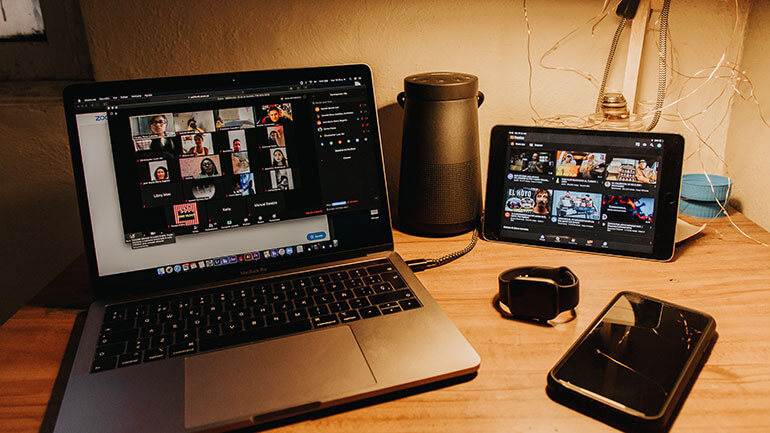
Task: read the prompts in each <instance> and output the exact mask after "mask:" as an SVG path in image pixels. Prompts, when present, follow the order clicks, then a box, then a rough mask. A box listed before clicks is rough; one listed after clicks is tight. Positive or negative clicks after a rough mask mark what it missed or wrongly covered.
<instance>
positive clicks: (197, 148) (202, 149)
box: [187, 134, 209, 155]
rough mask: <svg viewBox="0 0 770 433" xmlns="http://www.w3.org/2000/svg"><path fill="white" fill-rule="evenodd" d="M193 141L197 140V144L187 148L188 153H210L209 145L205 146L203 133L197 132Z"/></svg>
mask: <svg viewBox="0 0 770 433" xmlns="http://www.w3.org/2000/svg"><path fill="white" fill-rule="evenodd" d="M193 141H194V142H195V146H193V147H191V148H190V149H188V150H187V154H188V155H208V154H209V149H208V148H207V147H203V134H195V137H193Z"/></svg>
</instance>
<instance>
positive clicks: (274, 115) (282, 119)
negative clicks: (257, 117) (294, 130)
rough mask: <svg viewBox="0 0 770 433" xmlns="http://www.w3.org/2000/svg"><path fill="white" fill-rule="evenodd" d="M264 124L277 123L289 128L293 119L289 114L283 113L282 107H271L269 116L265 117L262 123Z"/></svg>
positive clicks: (268, 112)
mask: <svg viewBox="0 0 770 433" xmlns="http://www.w3.org/2000/svg"><path fill="white" fill-rule="evenodd" d="M260 123H262V124H268V123H275V124H277V125H282V126H287V125H291V123H292V118H291V116H289V114H288V113H286V112H285V111H283V109H281V107H276V106H273V107H270V108H269V109H268V110H267V116H265V117H263V118H262V120H261V121H260Z"/></svg>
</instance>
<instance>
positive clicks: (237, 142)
mask: <svg viewBox="0 0 770 433" xmlns="http://www.w3.org/2000/svg"><path fill="white" fill-rule="evenodd" d="M240 151H241V140H239V139H237V138H236V139H235V140H233V152H240Z"/></svg>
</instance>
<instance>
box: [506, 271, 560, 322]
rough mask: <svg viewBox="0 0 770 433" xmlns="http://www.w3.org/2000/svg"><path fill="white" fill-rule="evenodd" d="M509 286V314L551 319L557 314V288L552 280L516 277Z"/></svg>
mask: <svg viewBox="0 0 770 433" xmlns="http://www.w3.org/2000/svg"><path fill="white" fill-rule="evenodd" d="M510 288H511V289H510V299H509V300H508V302H509V305H508V307H509V310H510V311H511V314H514V315H517V316H526V317H534V318H539V319H553V318H554V317H556V316H557V315H558V314H559V297H558V290H559V289H558V287H557V286H556V283H555V282H554V281H553V280H550V279H548V278H536V277H518V278H514V279H513V280H512V281H511V284H510Z"/></svg>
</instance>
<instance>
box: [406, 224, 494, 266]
mask: <svg viewBox="0 0 770 433" xmlns="http://www.w3.org/2000/svg"><path fill="white" fill-rule="evenodd" d="M478 240H479V229H478V228H475V229H473V237H472V238H471V243H469V244H468V245H467V246H466V247H465V248H463V249H461V250H459V251H455V252H453V253H449V254H447V255H445V256H441V257H439V258H437V259H414V260H407V261H406V265H407V266H409V269H411V270H412V272H420V271H424V270H425V269H430V268H435V267H438V266H443V265H446V264H447V263H449V262H452V261H455V260H457V259H459V258H460V257H462V256H464V255H466V254H468V253H469V252H470V251H471V250H472V249H473V247H475V246H476V242H477V241H478Z"/></svg>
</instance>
